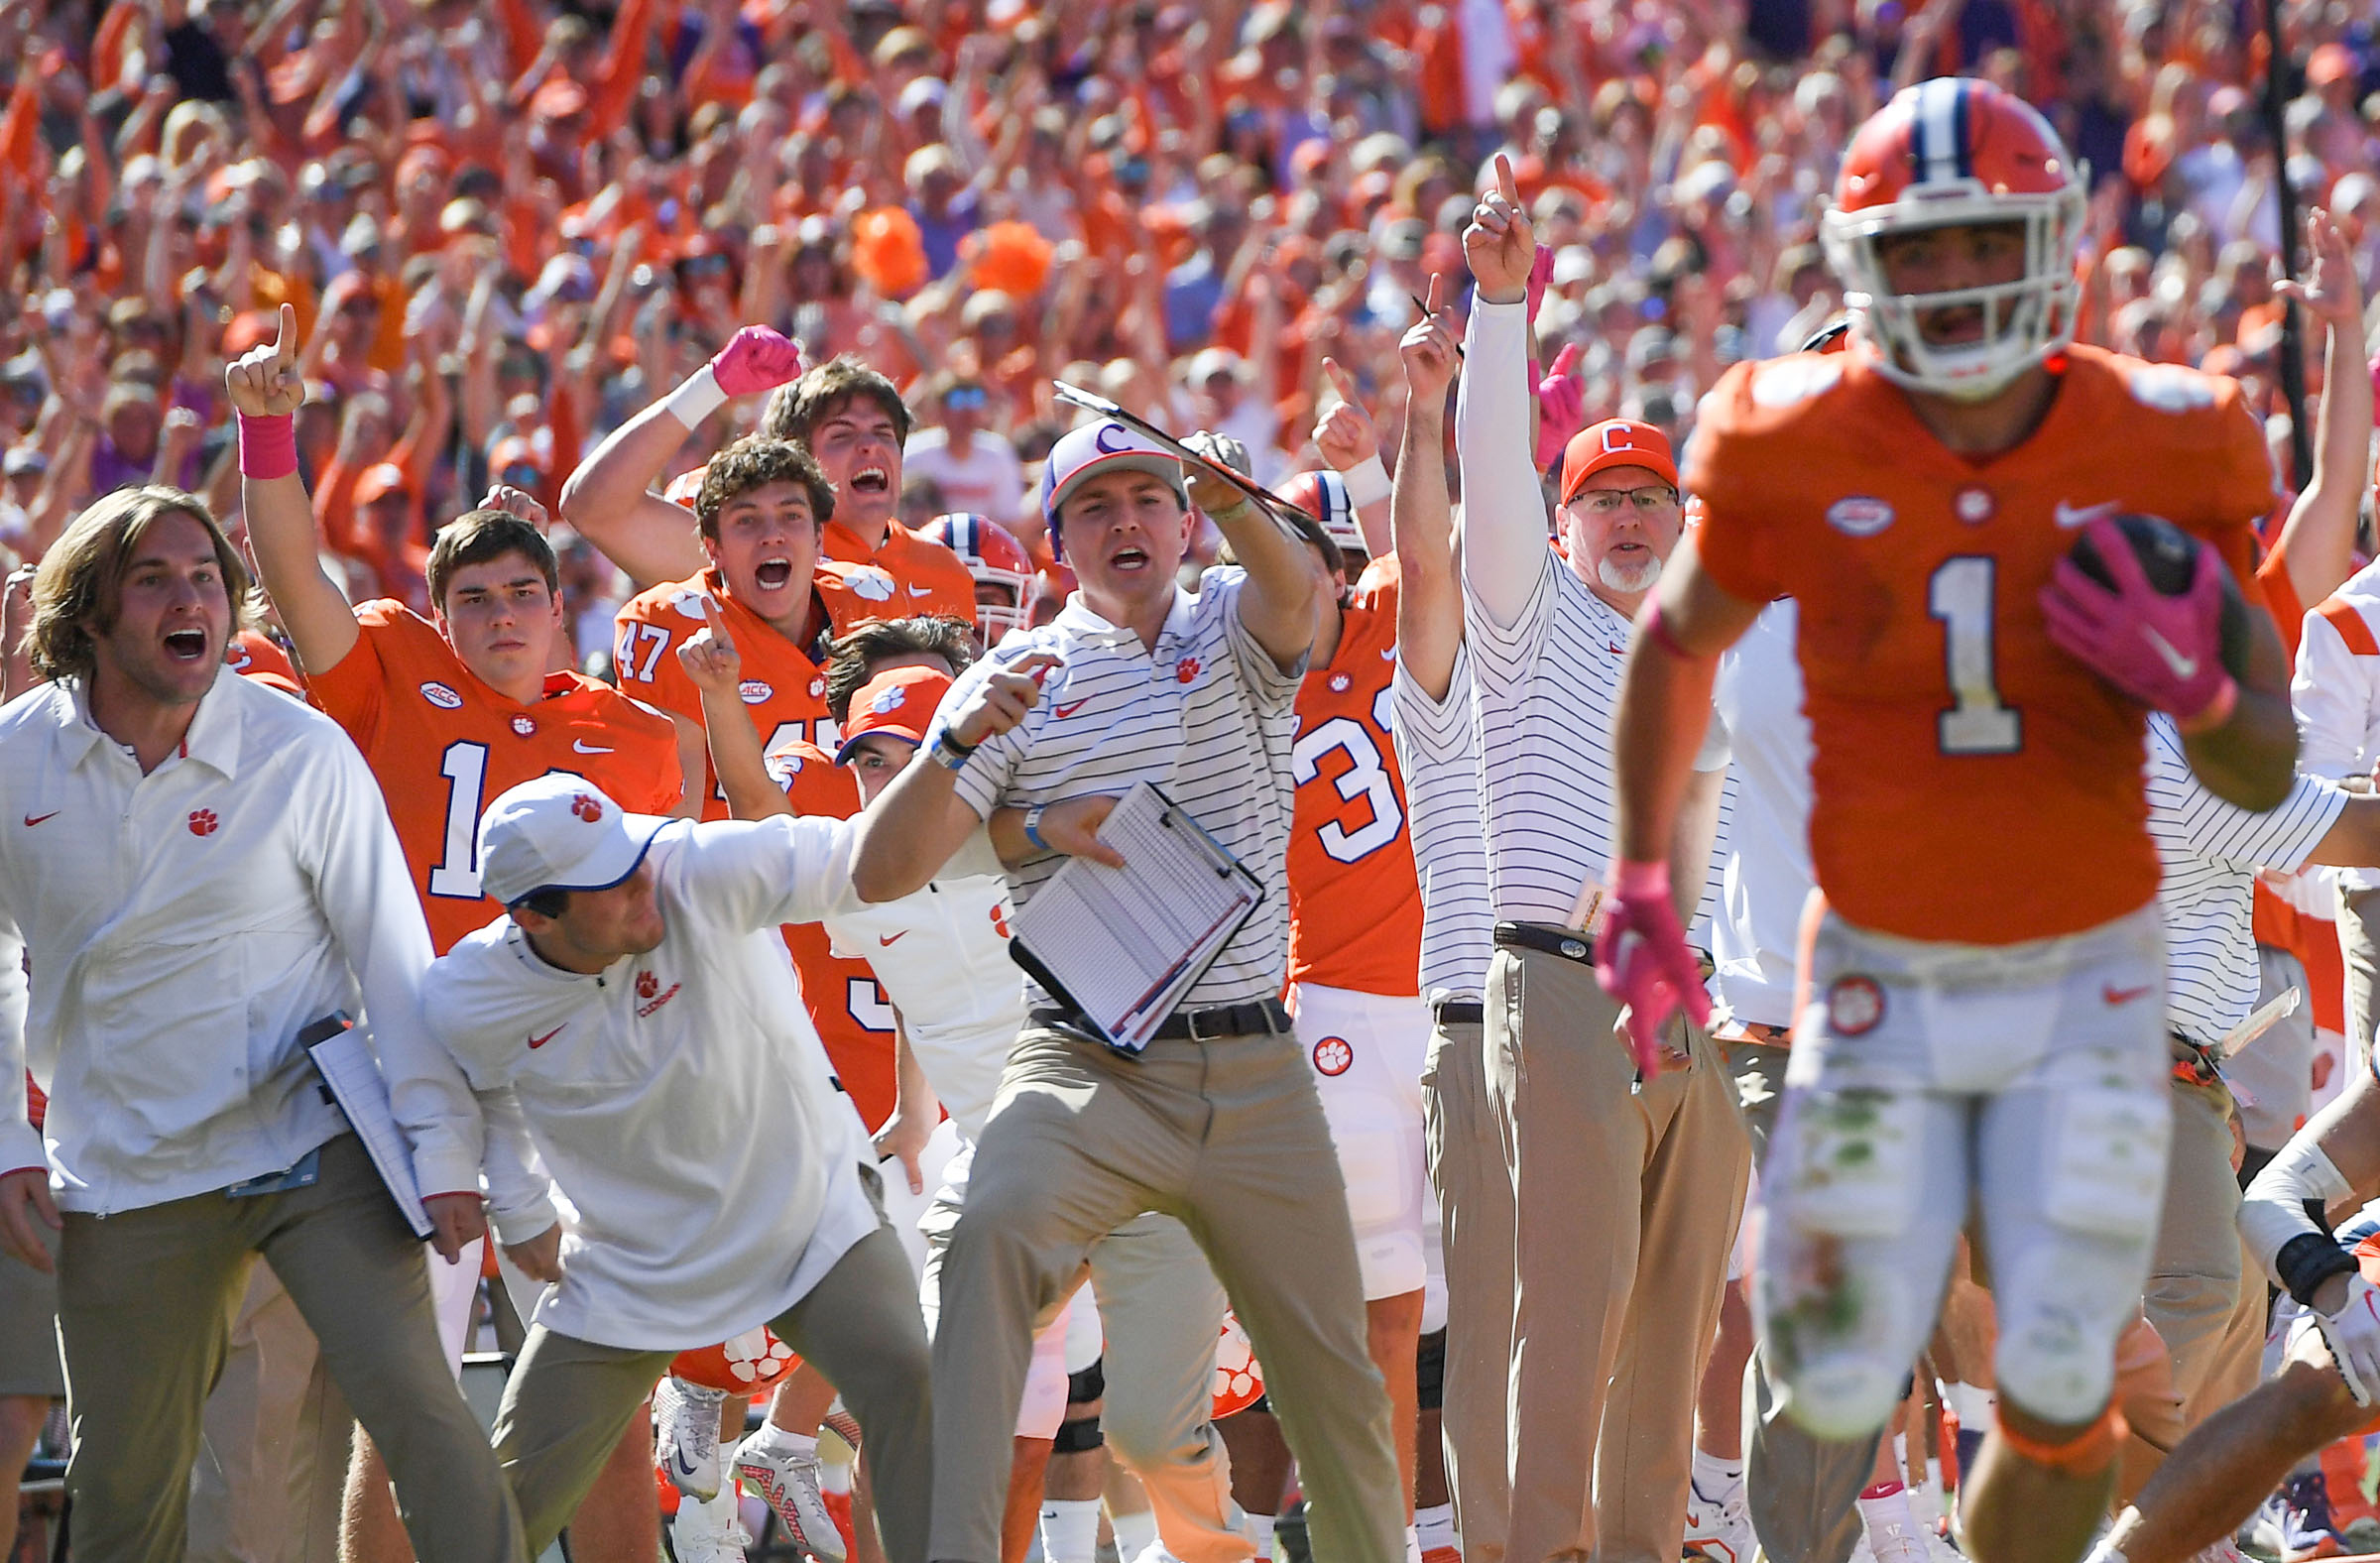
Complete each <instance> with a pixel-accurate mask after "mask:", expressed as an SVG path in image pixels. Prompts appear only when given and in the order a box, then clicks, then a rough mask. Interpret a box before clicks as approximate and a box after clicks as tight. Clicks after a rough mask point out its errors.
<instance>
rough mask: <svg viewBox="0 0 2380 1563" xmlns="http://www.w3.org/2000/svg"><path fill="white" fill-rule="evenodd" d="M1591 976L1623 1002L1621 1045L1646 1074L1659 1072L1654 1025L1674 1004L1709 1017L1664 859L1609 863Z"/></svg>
mask: <svg viewBox="0 0 2380 1563" xmlns="http://www.w3.org/2000/svg"><path fill="white" fill-rule="evenodd" d="M1595 980H1596V981H1597V982H1599V983H1601V984H1602V985H1603V989H1604V992H1606V993H1607V994H1609V995H1610V996H1611V997H1612V998H1614V999H1616V1000H1618V1001H1619V1002H1620V1003H1621V1004H1624V1005H1626V1006H1627V1007H1628V1014H1627V1027H1628V1052H1629V1054H1630V1055H1631V1056H1632V1057H1634V1058H1635V1060H1636V1070H1637V1073H1639V1074H1640V1075H1642V1076H1644V1077H1645V1078H1647V1079H1650V1078H1651V1077H1652V1076H1654V1075H1656V1074H1658V1073H1660V1071H1661V1028H1662V1027H1663V1026H1664V1025H1667V1024H1668V1023H1669V1018H1670V1017H1671V1016H1672V1015H1674V1014H1676V1013H1677V1011H1678V1009H1679V1007H1680V1006H1684V1008H1685V1011H1686V1014H1687V1017H1688V1018H1689V1019H1690V1020H1692V1021H1693V1022H1694V1023H1695V1024H1697V1025H1709V1024H1710V1023H1711V995H1710V994H1708V993H1706V992H1705V991H1704V990H1703V974H1702V970H1701V968H1700V967H1699V966H1697V965H1696V964H1695V959H1694V952H1693V951H1692V950H1689V949H1688V948H1687V947H1686V931H1685V930H1684V929H1683V928H1681V927H1679V926H1678V909H1677V906H1676V905H1675V903H1673V902H1671V900H1670V892H1669V865H1668V864H1666V863H1625V862H1623V863H1619V864H1616V865H1614V867H1613V871H1612V876H1611V890H1610V894H1609V895H1608V896H1606V898H1605V900H1604V925H1603V927H1602V929H1601V930H1600V931H1598V932H1597V934H1596V936H1595Z"/></svg>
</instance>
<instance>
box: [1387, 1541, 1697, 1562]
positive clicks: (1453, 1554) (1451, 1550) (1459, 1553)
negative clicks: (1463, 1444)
mask: <svg viewBox="0 0 2380 1563" xmlns="http://www.w3.org/2000/svg"><path fill="white" fill-rule="evenodd" d="M1689 1544H1690V1545H1691V1543H1689ZM1421 1563H1463V1549H1462V1548H1461V1547H1430V1548H1428V1549H1426V1550H1425V1551H1424V1552H1423V1553H1422V1554H1421Z"/></svg>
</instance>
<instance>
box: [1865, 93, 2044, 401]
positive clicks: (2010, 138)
mask: <svg viewBox="0 0 2380 1563" xmlns="http://www.w3.org/2000/svg"><path fill="white" fill-rule="evenodd" d="M2085 201H2086V191H2085V181H2084V180H2083V178H2082V171H2081V170H2080V169H2078V168H2077V167H2076V165H2075V163H2074V161H2073V159H2071V158H2070V157H2068V156H2067V151H2066V146H2065V144H2064V143H2063V142H2061V141H2060V140H2059V139H2058V133H2057V132H2056V131H2055V130H2052V129H2051V128H2050V123H2049V121H2048V120H2045V119H2043V118H2042V117H2041V115H2040V114H2039V113H2038V112H2036V111H2035V110H2034V108H2033V106H2032V105H2031V104H2029V103H2027V102H2025V101H2024V100H2023V99H2022V98H2019V97H2017V96H2015V95H2014V94H2012V93H2009V92H2005V91H2002V90H2001V89H2000V88H1999V87H1996V86H1994V85H1992V84H1991V83H1990V82H1988V81H1977V80H1973V79H1971V78H1969V77H1966V76H1938V77H1936V78H1935V79H1933V80H1931V81H1923V82H1920V83H1918V84H1917V85H1916V86H1913V87H1907V88H1904V89H1903V90H1902V91H1900V92H1898V93H1896V94H1895V95H1894V97H1893V99H1892V101H1891V102H1889V103H1887V104H1885V105H1884V107H1883V108H1881V109H1879V110H1877V111H1876V113H1875V114H1874V115H1873V116H1872V117H1870V118H1869V120H1868V121H1867V123H1866V124H1864V125H1862V126H1860V127H1859V129H1858V132H1857V133H1856V134H1855V135H1853V136H1852V137H1851V144H1850V146H1849V148H1848V149H1846V150H1845V152H1844V158H1843V170H1842V173H1841V175H1840V176H1839V178H1838V179H1837V180H1836V186H1835V203H1834V206H1833V207H1832V208H1831V209H1830V210H1829V211H1828V212H1827V214H1826V216H1825V217H1824V219H1822V221H1821V224H1820V233H1821V236H1822V237H1823V239H1824V240H1825V243H1826V249H1827V260H1828V263H1829V264H1830V265H1831V266H1833V267H1834V269H1835V274H1836V275H1837V276H1838V277H1840V278H1841V279H1842V280H1843V284H1844V301H1845V302H1846V303H1848V304H1849V305H1850V306H1851V308H1852V310H1853V311H1854V313H1855V314H1856V316H1857V319H1858V326H1859V330H1860V332H1861V334H1862V335H1864V336H1865V337H1866V338H1867V339H1868V340H1869V341H1871V342H1873V343H1874V344H1875V346H1876V348H1877V350H1878V351H1877V355H1876V356H1877V372H1878V373H1880V374H1882V375H1884V376H1885V377H1886V378H1887V379H1890V380H1893V381H1895V382H1897V383H1899V384H1901V385H1904V386H1908V387H1910V388H1912V389H1914V390H1920V391H1930V392H1935V393H1939V394H1943V395H1949V396H1963V397H1975V398H1981V397H1986V396H1990V395H1992V394H1993V393H1995V392H1997V391H1999V390H2000V389H2001V388H2003V387H2005V386H2006V385H2007V384H2008V383H2009V382H2010V381H2011V380H2013V379H2015V378H2016V377H2017V376H2018V375H2020V374H2022V373H2023V372H2024V371H2025V370H2027V369H2030V368H2032V367H2033V366H2034V365H2035V364H2038V363H2040V362H2041V361H2042V360H2044V359H2046V358H2048V357H2049V356H2050V355H2051V354H2053V353H2055V352H2057V351H2059V350H2060V349H2062V348H2064V347H2065V346H2066V345H2067V344H2068V343H2069V342H2071V341H2072V340H2074V334H2075V310H2076V305H2077V303H2078V302H2079V301H2080V299H2081V296H2082V288H2081V285H2080V283H2078V281H2077V280H2076V276H2075V260H2076V254H2077V249H2078V246H2079V244H2080V242H2081V239H2082V221H2083V210H2084V204H2085ZM2015 222H2022V223H2023V224H2024V228H2025V271H2024V275H2023V276H2022V277H2021V278H2020V279H2018V280H2017V281H2015V282H2010V283H2002V284H1996V285H1993V286H1989V287H1979V288H1963V289H1958V290H1955V291H1952V292H1947V293H1926V294H1895V293H1893V292H1892V291H1891V290H1890V289H1889V288H1888V287H1887V286H1886V283H1885V278H1884V271H1883V267H1882V266H1881V265H1880V264H1879V262H1878V260H1877V256H1876V247H1877V242H1878V241H1879V240H1882V239H1887V238H1890V237H1892V236H1893V235H1896V234H1902V233H1909V232H1914V231H1916V230H1919V229H1924V228H1946V227H1961V226H1967V225H1972V224H1983V223H2015ZM1968 304H1972V305H1980V306H1981V308H1982V310H1983V320H1984V325H1983V336H1982V339H1981V340H1980V341H1977V342H1963V343H1959V344H1957V345H1955V346H1944V345H1934V344H1930V343H1928V342H1927V341H1926V339H1925V337H1924V335H1923V333H1921V332H1920V331H1919V329H1918V324H1917V322H1918V318H1919V316H1920V315H1921V314H1922V313H1923V312H1925V311H1928V310H1934V309H1941V308H1945V307H1957V306H1960V305H1968Z"/></svg>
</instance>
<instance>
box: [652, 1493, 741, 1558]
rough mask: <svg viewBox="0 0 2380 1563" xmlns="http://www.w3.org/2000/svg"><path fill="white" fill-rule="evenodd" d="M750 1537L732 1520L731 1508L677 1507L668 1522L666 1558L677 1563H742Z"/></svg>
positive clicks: (705, 1505)
mask: <svg viewBox="0 0 2380 1563" xmlns="http://www.w3.org/2000/svg"><path fill="white" fill-rule="evenodd" d="M750 1545H752V1535H751V1533H750V1532H749V1531H747V1530H746V1529H745V1528H744V1526H743V1525H742V1524H741V1523H740V1522H739V1521H738V1520H737V1519H736V1517H735V1507H734V1505H733V1504H729V1503H720V1504H718V1505H717V1511H716V1512H714V1511H713V1507H712V1505H711V1504H708V1503H680V1504H678V1505H677V1517H676V1518H674V1519H672V1520H670V1521H669V1554H670V1556H672V1557H674V1558H675V1559H676V1560H677V1563H745V1558H744V1549H745V1548H746V1547H748V1546H750Z"/></svg>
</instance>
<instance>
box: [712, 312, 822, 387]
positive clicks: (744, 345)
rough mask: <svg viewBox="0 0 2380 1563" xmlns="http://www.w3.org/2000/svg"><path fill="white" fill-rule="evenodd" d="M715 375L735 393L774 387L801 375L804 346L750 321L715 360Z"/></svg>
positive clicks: (713, 369) (713, 371)
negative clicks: (798, 345) (796, 344)
mask: <svg viewBox="0 0 2380 1563" xmlns="http://www.w3.org/2000/svg"><path fill="white" fill-rule="evenodd" d="M711 376H712V378H713V379H715V380H717V381H718V382H719V389H720V390H721V391H723V392H725V393H726V394H727V395H729V396H731V397H735V396H753V395H755V394H757V393H759V392H762V391H773V390H775V389H776V388H777V387H778V386H781V385H783V384H784V383H785V382H787V381H788V380H798V379H800V378H801V349H800V348H799V347H796V346H795V345H794V344H793V343H792V342H790V341H788V340H787V339H786V338H785V337H783V336H782V335H780V334H778V333H777V332H776V331H773V330H772V329H770V328H769V327H768V326H765V325H748V326H746V327H744V329H742V330H740V331H738V332H737V333H736V334H735V335H733V336H731V337H729V338H728V339H727V345H726V346H725V347H722V348H721V349H719V354H718V356H717V357H715V358H713V359H712V360H711Z"/></svg>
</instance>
